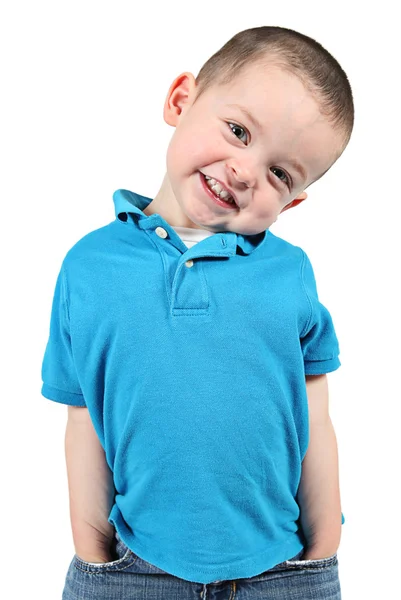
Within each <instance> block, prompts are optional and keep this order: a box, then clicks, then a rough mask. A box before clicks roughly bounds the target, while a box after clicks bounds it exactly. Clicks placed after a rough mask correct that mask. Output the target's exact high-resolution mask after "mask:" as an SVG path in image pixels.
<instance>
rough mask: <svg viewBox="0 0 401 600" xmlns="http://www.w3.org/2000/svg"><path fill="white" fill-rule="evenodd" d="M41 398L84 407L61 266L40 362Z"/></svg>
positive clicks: (63, 273)
mask: <svg viewBox="0 0 401 600" xmlns="http://www.w3.org/2000/svg"><path fill="white" fill-rule="evenodd" d="M42 381H43V385H42V390H41V393H42V396H44V397H45V398H48V399H49V400H54V401H55V402H60V403H62V404H69V405H71V406H86V403H85V400H84V396H83V394H82V391H81V388H80V385H79V382H78V377H77V373H76V369H75V365H74V357H73V353H72V347H71V336H70V326H69V318H68V306H67V297H66V281H65V272H64V265H63V266H62V267H61V269H60V272H59V275H58V278H57V282H56V287H55V291H54V296H53V304H52V310H51V318H50V332H49V339H48V342H47V345H46V350H45V354H44V358H43V363H42Z"/></svg>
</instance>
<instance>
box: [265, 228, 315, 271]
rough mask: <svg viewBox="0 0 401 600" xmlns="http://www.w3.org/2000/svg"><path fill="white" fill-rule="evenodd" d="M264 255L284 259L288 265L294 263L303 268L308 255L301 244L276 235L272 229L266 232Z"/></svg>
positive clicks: (293, 264) (296, 266)
mask: <svg viewBox="0 0 401 600" xmlns="http://www.w3.org/2000/svg"><path fill="white" fill-rule="evenodd" d="M263 255H264V257H266V258H276V259H278V260H280V261H284V263H285V264H286V265H287V266H290V265H292V266H293V267H295V268H299V269H301V268H302V267H303V264H304V262H305V261H306V260H307V256H306V254H305V252H304V250H303V249H302V248H301V247H300V246H296V245H295V244H291V242H289V241H287V240H285V239H284V238H281V237H279V236H278V235H275V234H274V233H272V232H271V231H267V232H266V239H265V242H264V244H263Z"/></svg>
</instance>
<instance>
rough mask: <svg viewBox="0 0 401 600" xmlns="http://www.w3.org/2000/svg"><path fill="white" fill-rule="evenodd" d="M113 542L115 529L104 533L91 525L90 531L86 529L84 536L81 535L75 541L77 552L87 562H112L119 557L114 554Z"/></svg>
mask: <svg viewBox="0 0 401 600" xmlns="http://www.w3.org/2000/svg"><path fill="white" fill-rule="evenodd" d="M77 542H78V540H77ZM113 543H114V529H113V530H112V531H111V532H107V533H104V532H102V531H100V530H99V529H97V528H95V527H93V526H91V527H90V529H89V532H88V531H86V532H85V535H84V536H80V539H79V542H78V543H75V554H76V555H77V556H78V557H79V558H81V559H82V560H83V561H85V562H90V563H107V562H112V561H113V560H116V559H117V558H118V557H117V556H113Z"/></svg>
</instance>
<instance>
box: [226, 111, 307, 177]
mask: <svg viewBox="0 0 401 600" xmlns="http://www.w3.org/2000/svg"><path fill="white" fill-rule="evenodd" d="M227 106H228V107H229V108H238V109H239V110H240V111H241V112H243V113H244V114H245V115H246V116H247V117H248V119H249V120H250V121H251V123H253V125H254V126H255V127H256V128H257V129H259V131H263V127H262V125H261V124H260V123H259V121H258V120H257V119H256V118H255V117H254V116H253V115H252V114H251V113H250V112H249V110H248V109H247V108H246V107H245V106H241V104H227ZM285 162H287V163H288V164H289V165H291V166H292V167H293V168H294V169H295V170H296V171H297V172H298V173H299V175H300V176H301V177H302V179H303V180H304V181H306V180H307V178H308V176H307V173H306V170H305V169H304V167H303V166H302V165H301V164H300V163H299V162H298V161H297V160H296V159H289V160H286V161H285Z"/></svg>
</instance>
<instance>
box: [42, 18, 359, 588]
mask: <svg viewBox="0 0 401 600" xmlns="http://www.w3.org/2000/svg"><path fill="white" fill-rule="evenodd" d="M164 119H165V120H166V122H167V123H168V124H169V125H172V126H173V127H175V131H174V135H173V137H172V139H171V142H170V144H169V147H168V150H167V173H166V175H165V177H164V180H163V182H162V186H161V188H160V191H159V192H158V194H157V195H156V197H155V198H154V199H153V200H151V199H150V198H147V197H144V196H141V195H138V194H134V193H132V192H128V191H126V190H118V191H117V192H116V193H115V194H114V203H115V213H116V219H115V220H114V221H113V222H111V223H110V224H109V225H107V226H105V227H102V228H101V229H98V230H96V231H93V232H91V233H89V234H88V235H87V236H85V237H84V238H82V239H81V240H80V241H79V242H78V243H77V244H75V246H74V247H73V248H71V250H70V251H69V252H68V253H67V255H66V257H65V259H64V261H63V264H62V267H61V270H60V274H59V277H58V280H57V284H56V290H55V294H54V300H53V308H52V318H51V324H50V336H49V341H48V344H47V348H46V352H45V356H44V361H43V368H42V376H43V387H42V394H43V395H44V396H45V397H46V398H49V399H51V400H54V401H57V402H61V403H64V404H67V405H68V423H67V430H66V458H67V472H68V482H69V492H70V511H71V524H72V532H73V539H74V545H75V551H76V555H75V556H74V558H73V561H72V562H71V565H70V568H69V571H68V574H67V579H66V586H65V589H64V594H63V598H64V599H70V598H75V599H76V598H81V597H82V598H85V599H87V598H96V599H101V598H105V599H106V598H125V597H127V598H144V597H149V598H183V599H185V598H192V597H195V593H196V594H198V593H199V594H201V593H202V597H203V598H205V597H206V595H207V592H208V590H211V591H212V593H213V588H217V587H219V590H220V592H221V596H219V598H220V597H221V598H229V597H231V598H233V597H234V594H235V598H241V597H244V598H251V597H255V598H256V597H262V595H261V594H262V593H263V592H264V591H265V592H266V594H267V593H271V592H268V591H267V590H272V589H273V588H272V586H275V585H276V583H277V578H278V577H280V582H281V584H280V585H281V587H280V588H279V592H277V594H278V595H277V596H274V597H275V598H276V597H280V598H281V597H283V598H287V597H293V596H292V594H293V593H297V594H298V593H299V595H297V597H299V598H301V597H302V598H304V597H305V598H306V597H308V598H309V597H311V598H312V597H313V598H317V597H318V598H326V597H327V598H329V597H330V598H340V584H339V580H338V565H337V556H336V552H337V549H338V546H339V542H340V535H341V519H342V514H341V507H340V494H339V479H338V459H337V447H336V437H335V433H334V430H333V426H332V423H331V420H330V417H329V413H328V389H327V379H326V374H327V373H328V372H331V371H334V370H335V369H337V368H338V367H339V365H340V361H339V359H338V354H339V348H338V342H337V338H336V334H335V331H334V327H333V323H332V319H331V316H330V314H329V312H328V310H327V309H326V308H325V307H324V306H323V305H322V304H321V303H320V302H319V299H318V295H317V291H316V285H315V279H314V274H313V270H312V266H311V263H310V261H309V259H308V257H307V256H306V254H305V253H304V252H303V250H302V249H301V248H299V247H296V246H293V245H292V244H290V243H288V242H286V241H284V240H283V239H281V238H279V237H277V236H275V235H273V234H272V233H271V232H270V231H269V227H270V226H271V225H272V224H273V223H274V222H275V221H276V219H277V217H278V215H279V214H280V213H282V212H284V211H285V210H288V209H289V208H293V207H295V206H297V205H298V204H300V203H301V202H303V201H304V200H305V199H306V197H307V194H306V192H305V189H306V188H307V187H308V186H309V185H311V184H312V183H313V182H315V181H317V180H318V179H319V178H320V177H321V176H322V175H323V174H324V173H325V172H326V171H327V170H328V169H330V167H331V166H332V165H333V164H334V162H335V161H336V160H337V159H338V157H339V156H340V155H341V154H342V152H343V151H344V149H345V147H346V145H347V143H348V141H349V138H350V135H351V131H352V126H353V101H352V93H351V88H350V86H349V83H348V79H347V77H346V75H345V73H344V72H343V70H342V69H341V67H340V66H339V65H338V63H337V62H336V61H335V59H334V58H333V57H332V56H331V55H330V54H328V52H327V51H326V50H324V49H323V48H322V47H321V46H320V44H318V43H317V42H315V41H314V40H312V39H310V38H308V37H306V36H304V35H302V34H300V33H297V32H294V31H292V30H288V29H284V28H279V27H260V28H255V29H251V30H247V31H243V32H241V33H239V34H237V35H236V36H234V38H232V40H230V41H229V42H228V43H227V44H226V45H225V46H223V48H222V49H221V50H220V51H219V52H217V53H216V54H215V55H214V56H213V57H212V58H211V59H210V60H209V61H208V62H207V63H206V64H205V65H204V67H203V68H202V69H201V71H200V73H199V75H198V77H197V79H196V80H195V79H194V77H193V76H192V75H191V74H190V73H183V74H181V75H180V76H179V77H177V78H176V79H175V81H174V82H173V83H172V85H171V87H170V89H169V91H168V94H167V98H166V101H165V106H164ZM185 242H187V243H185ZM301 557H302V560H300V559H301ZM300 570H302V571H303V573H304V577H302V578H300V577H297V576H296V575H297V574H299V572H300ZM94 574H96V575H99V577H97V578H96V577H95V578H94V577H93V575H94ZM289 574H290V575H295V576H294V577H289ZM251 583H252V585H253V586H254V587H252V588H249V587H248V588H246V585H248V586H249V585H250V584H251ZM200 584H202V585H200ZM269 586H270V587H269ZM295 588H296V590H297V591H296V592H294V591H293V590H294V589H295ZM298 588H299V592H298ZM302 589H304V590H309V592H307V591H305V592H304V593H305V596H303V595H302V593H303V592H302ZM136 590H137V592H136ZM250 590H251V591H250ZM310 590H312V592H311V591H310ZM216 593H217V592H216ZM224 593H226V595H224ZM308 593H312V595H311V596H309V595H307V594H308ZM80 594H82V595H80ZM145 594H146V595H145ZM242 594H244V596H242ZM250 594H251V595H250ZM252 594H254V595H252ZM266 597H267V596H266ZM269 597H270V596H269ZM272 597H273V596H272ZM294 597H295V596H294Z"/></svg>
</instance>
